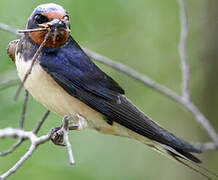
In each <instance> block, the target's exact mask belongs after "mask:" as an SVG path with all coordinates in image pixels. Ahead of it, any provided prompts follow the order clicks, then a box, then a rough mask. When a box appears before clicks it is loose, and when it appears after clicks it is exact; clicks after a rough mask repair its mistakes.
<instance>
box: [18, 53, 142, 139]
mask: <svg viewBox="0 0 218 180" xmlns="http://www.w3.org/2000/svg"><path fill="white" fill-rule="evenodd" d="M31 62H32V61H31V60H27V61H25V60H24V59H23V58H22V56H21V55H20V53H18V54H16V67H17V71H18V75H19V77H20V79H21V80H23V78H24V76H25V75H26V72H27V71H28V70H29V68H30V66H31ZM24 86H25V88H26V89H27V90H28V91H29V92H30V94H31V95H32V96H33V97H34V98H35V99H36V100H37V101H38V102H40V103H41V104H43V105H44V106H45V107H46V108H47V109H49V110H51V111H52V112H55V113H56V114H58V115H59V116H61V117H64V116H65V115H68V116H70V117H72V118H75V117H76V114H80V115H82V116H83V117H84V118H85V120H86V121H87V124H88V127H90V128H94V129H96V130H97V131H99V132H101V133H105V134H113V135H118V136H124V137H131V138H133V137H134V138H135V139H138V138H142V136H139V135H137V134H136V133H134V132H133V131H131V130H129V129H127V128H125V127H124V126H121V125H120V124H118V123H116V122H114V123H113V125H110V124H108V123H107V121H106V120H105V119H104V117H103V115H102V114H101V113H99V112H97V111H95V110H94V109H92V108H91V107H89V106H88V105H86V104H84V103H83V102H81V101H80V100H78V99H77V98H75V97H73V96H71V95H70V94H68V93H67V92H66V91H65V90H64V89H63V88H62V87H61V86H60V85H58V84H57V83H56V82H55V81H54V80H53V79H52V77H51V76H50V75H49V74H48V73H47V72H45V71H44V70H43V69H42V67H41V66H40V64H39V63H38V62H37V61H36V63H35V64H34V66H33V69H32V71H31V74H30V75H29V76H28V78H27V80H26V82H25V84H24ZM143 141H144V137H143Z"/></svg>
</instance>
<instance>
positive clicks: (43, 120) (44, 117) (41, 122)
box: [33, 110, 50, 134]
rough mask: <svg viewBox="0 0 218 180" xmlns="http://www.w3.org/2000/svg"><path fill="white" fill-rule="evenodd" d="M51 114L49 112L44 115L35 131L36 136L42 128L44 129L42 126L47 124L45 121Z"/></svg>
mask: <svg viewBox="0 0 218 180" xmlns="http://www.w3.org/2000/svg"><path fill="white" fill-rule="evenodd" d="M49 114H50V111H49V110H47V111H46V113H45V114H44V115H43V117H42V119H41V120H40V121H39V123H38V125H37V127H36V128H35V129H34V130H33V133H34V134H37V133H38V132H39V130H40V128H41V127H42V124H43V123H44V122H45V119H46V118H47V117H48V115H49Z"/></svg>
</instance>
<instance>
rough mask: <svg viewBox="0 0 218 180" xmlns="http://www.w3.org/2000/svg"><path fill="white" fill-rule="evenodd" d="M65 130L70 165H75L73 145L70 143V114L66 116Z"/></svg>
mask: <svg viewBox="0 0 218 180" xmlns="http://www.w3.org/2000/svg"><path fill="white" fill-rule="evenodd" d="M63 132H64V140H65V142H66V146H67V151H68V155H69V160H70V165H75V160H74V157H73V151H72V146H71V144H70V139H69V118H68V116H65V117H64V125H63Z"/></svg>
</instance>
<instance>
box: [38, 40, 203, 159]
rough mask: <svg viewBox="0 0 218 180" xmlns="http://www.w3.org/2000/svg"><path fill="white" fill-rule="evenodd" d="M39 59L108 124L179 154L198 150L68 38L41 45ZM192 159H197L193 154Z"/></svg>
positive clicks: (59, 81) (61, 82)
mask: <svg viewBox="0 0 218 180" xmlns="http://www.w3.org/2000/svg"><path fill="white" fill-rule="evenodd" d="M39 61H40V65H41V66H42V68H43V69H44V70H45V71H46V72H47V73H48V74H49V75H50V76H51V77H52V78H53V79H54V80H55V81H56V82H57V83H58V84H59V85H60V86H61V87H62V88H63V89H64V90H65V91H67V92H68V93H69V94H70V95H72V96H74V97H76V98H78V99H80V100H81V101H82V102H84V103H85V104H87V105H88V106H90V107H92V108H93V109H95V110H96V111H98V112H100V113H102V114H103V115H104V116H105V117H106V118H105V119H107V120H108V121H109V122H110V123H111V122H112V121H116V122H117V123H119V124H121V125H123V126H125V127H127V128H129V129H131V130H133V131H135V132H137V133H139V134H141V135H143V136H145V137H148V138H150V139H153V140H155V141H157V142H160V143H162V144H166V145H168V146H171V147H173V148H175V149H176V150H177V151H180V152H181V153H182V152H183V151H184V152H185V151H188V152H200V151H199V150H198V149H196V148H194V147H193V146H192V145H190V144H189V143H187V142H185V141H183V140H181V139H179V138H178V137H176V136H174V135H173V134H171V133H169V132H168V131H166V130H165V129H163V128H162V127H160V126H158V125H157V124H156V123H154V122H153V121H151V120H150V119H149V118H148V117H147V116H145V115H144V114H143V113H142V112H140V111H139V110H138V109H137V108H136V107H135V106H134V105H133V104H132V103H131V102H129V101H128V100H127V99H126V98H125V97H124V96H122V94H124V91H123V89H122V88H121V87H120V86H119V85H118V84H117V83H116V82H115V81H114V80H113V79H112V78H110V77H109V76H108V75H106V74H105V73H104V72H102V71H101V70H100V69H99V68H98V67H97V66H96V65H95V64H94V63H93V62H92V61H91V60H90V59H89V57H88V56H87V55H86V54H85V53H84V52H83V51H82V50H81V48H80V47H79V45H78V44H77V43H76V42H75V41H74V40H73V39H72V38H71V37H70V38H69V40H68V42H67V43H66V45H65V46H62V47H58V48H44V49H43V54H42V56H40V58H39ZM190 156H192V155H191V154H190ZM192 160H193V161H195V162H198V160H197V159H194V157H193V158H192Z"/></svg>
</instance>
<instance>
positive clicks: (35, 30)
mask: <svg viewBox="0 0 218 180" xmlns="http://www.w3.org/2000/svg"><path fill="white" fill-rule="evenodd" d="M37 31H47V28H37V29H23V30H18V31H17V32H18V33H30V32H37Z"/></svg>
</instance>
